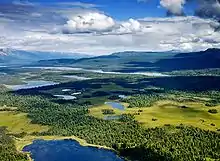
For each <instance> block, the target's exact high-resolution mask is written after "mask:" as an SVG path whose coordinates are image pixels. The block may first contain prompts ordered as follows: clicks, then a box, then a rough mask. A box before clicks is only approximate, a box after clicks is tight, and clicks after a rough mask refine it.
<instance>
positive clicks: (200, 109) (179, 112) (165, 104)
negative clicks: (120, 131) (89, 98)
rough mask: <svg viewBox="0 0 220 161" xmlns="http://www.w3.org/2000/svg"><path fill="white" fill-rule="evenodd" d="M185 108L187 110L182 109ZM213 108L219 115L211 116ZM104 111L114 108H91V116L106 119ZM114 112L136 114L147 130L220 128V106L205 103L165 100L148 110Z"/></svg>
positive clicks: (136, 109)
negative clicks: (182, 127)
mask: <svg viewBox="0 0 220 161" xmlns="http://www.w3.org/2000/svg"><path fill="white" fill-rule="evenodd" d="M126 106H127V105H126ZM183 106H185V107H186V108H182V107H183ZM213 108H214V109H217V110H218V111H219V112H218V113H217V114H210V113H209V112H208V110H209V109H213ZM102 109H113V108H112V107H110V106H108V105H103V106H99V107H95V108H91V109H90V115H92V116H95V117H97V118H104V115H103V114H102ZM140 110H142V112H140ZM114 111H115V113H116V114H115V115H120V114H135V119H136V120H137V121H138V122H140V123H141V124H142V125H143V126H145V127H147V128H151V127H159V126H163V125H165V124H170V125H179V124H185V125H189V126H195V127H199V128H201V129H205V130H212V131H216V130H217V129H219V128H220V106H216V107H207V106H205V105H204V104H203V103H198V102H185V103H178V102H175V101H166V100H164V101H158V102H156V103H155V104H154V105H153V106H151V107H147V108H126V109H125V111H120V110H116V109H114ZM138 113H139V115H138ZM211 124H213V125H215V126H213V125H211Z"/></svg>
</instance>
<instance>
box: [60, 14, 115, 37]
mask: <svg viewBox="0 0 220 161" xmlns="http://www.w3.org/2000/svg"><path fill="white" fill-rule="evenodd" d="M114 26H115V21H114V20H113V19H112V18H111V17H109V16H106V15H104V14H101V13H98V12H86V13H81V14H77V15H74V16H72V17H70V19H69V20H68V21H67V23H66V24H65V25H64V26H63V28H62V32H63V33H68V34H73V33H83V32H89V33H90V32H104V31H109V30H111V29H112V28H113V27H114Z"/></svg>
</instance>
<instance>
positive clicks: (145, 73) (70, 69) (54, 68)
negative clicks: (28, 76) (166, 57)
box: [23, 67, 169, 77]
mask: <svg viewBox="0 0 220 161" xmlns="http://www.w3.org/2000/svg"><path fill="white" fill-rule="evenodd" d="M23 68H34V69H46V70H61V71H85V72H92V73H100V74H119V75H124V74H128V75H145V76H150V77H167V76H169V75H165V74H162V73H157V72H131V73H122V72H105V71H103V70H93V69H83V68H73V67H23Z"/></svg>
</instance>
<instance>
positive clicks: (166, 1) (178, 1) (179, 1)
mask: <svg viewBox="0 0 220 161" xmlns="http://www.w3.org/2000/svg"><path fill="white" fill-rule="evenodd" d="M185 2H186V1H185V0H161V1H160V5H161V6H162V7H164V8H166V9H167V10H168V11H169V12H171V13H173V14H175V15H180V14H182V9H183V5H184V4H185Z"/></svg>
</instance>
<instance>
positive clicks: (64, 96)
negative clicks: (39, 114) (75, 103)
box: [54, 95, 77, 100]
mask: <svg viewBox="0 0 220 161" xmlns="http://www.w3.org/2000/svg"><path fill="white" fill-rule="evenodd" d="M54 96H55V97H58V98H62V99H64V100H75V99H77V98H76V97H75V96H71V95H54Z"/></svg>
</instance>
